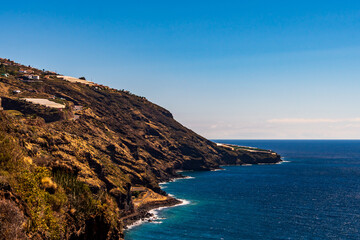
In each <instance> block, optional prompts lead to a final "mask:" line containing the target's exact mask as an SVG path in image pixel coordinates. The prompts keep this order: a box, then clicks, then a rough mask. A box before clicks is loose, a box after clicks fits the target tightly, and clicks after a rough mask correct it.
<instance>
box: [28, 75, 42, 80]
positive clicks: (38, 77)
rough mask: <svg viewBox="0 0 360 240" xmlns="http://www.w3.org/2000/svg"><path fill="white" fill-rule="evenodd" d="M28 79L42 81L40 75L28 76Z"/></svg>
mask: <svg viewBox="0 0 360 240" xmlns="http://www.w3.org/2000/svg"><path fill="white" fill-rule="evenodd" d="M26 77H27V78H28V79H32V80H40V76H38V75H27V76H26Z"/></svg>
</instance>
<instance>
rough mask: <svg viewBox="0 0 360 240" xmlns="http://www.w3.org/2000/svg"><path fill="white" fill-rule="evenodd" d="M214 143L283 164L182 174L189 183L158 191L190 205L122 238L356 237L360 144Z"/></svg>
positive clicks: (358, 234) (359, 211) (165, 212)
mask: <svg viewBox="0 0 360 240" xmlns="http://www.w3.org/2000/svg"><path fill="white" fill-rule="evenodd" d="M216 142H224V143H232V144H238V145H242V146H254V147H259V148H265V149H271V150H274V151H276V152H278V153H279V154H281V155H282V157H284V158H285V160H286V161H289V162H285V163H283V164H277V165H254V166H227V167H225V170H224V171H213V172H186V173H185V175H187V176H191V177H194V178H193V179H183V180H178V181H175V182H171V183H167V184H165V185H163V186H164V188H165V189H164V190H166V191H167V192H168V193H171V194H173V195H175V196H176V197H177V198H180V199H187V200H189V201H190V204H188V205H184V206H178V207H173V208H167V209H163V210H160V211H159V212H158V215H159V217H160V218H164V219H160V220H158V224H155V223H145V224H142V225H140V226H137V227H134V228H133V229H131V230H129V231H127V232H126V238H125V239H126V240H140V239H141V240H145V239H167V240H172V239H173V240H175V239H176V240H178V239H192V240H193V239H224V240H230V239H360V232H359V231H360V141H353V140H328V141H326V140H217V141H216ZM159 222H162V223H160V224H159Z"/></svg>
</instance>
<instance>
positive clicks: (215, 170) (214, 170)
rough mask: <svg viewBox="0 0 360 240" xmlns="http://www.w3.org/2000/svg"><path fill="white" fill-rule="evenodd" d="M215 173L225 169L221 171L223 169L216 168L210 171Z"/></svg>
mask: <svg viewBox="0 0 360 240" xmlns="http://www.w3.org/2000/svg"><path fill="white" fill-rule="evenodd" d="M217 171H225V169H223V168H217V169H213V170H211V172H217Z"/></svg>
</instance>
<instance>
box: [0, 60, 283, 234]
mask: <svg viewBox="0 0 360 240" xmlns="http://www.w3.org/2000/svg"><path fill="white" fill-rule="evenodd" d="M0 62H1V64H0V74H3V75H2V76H1V77H0V93H1V95H0V97H2V99H3V101H2V107H3V108H4V110H3V111H0V123H1V128H0V138H1V139H0V140H1V141H0V142H1V146H0V148H1V152H0V153H1V155H0V160H1V166H0V167H1V168H0V200H1V202H0V204H3V205H4V206H5V205H6V206H10V207H8V208H10V209H13V211H14V212H15V213H16V216H18V220H16V221H18V222H22V223H23V226H24V227H23V228H19V229H18V232H19V233H18V234H19V235H18V236H21V237H18V238H24V239H26V238H32V239H118V238H120V237H122V236H123V235H122V229H123V226H124V219H127V217H128V216H135V217H136V215H137V213H138V212H141V211H140V209H144V208H149V205H151V199H150V200H149V199H147V200H146V204H143V205H144V206H137V205H134V202H136V201H137V200H139V199H141V198H148V196H152V197H153V203H154V204H155V205H157V204H161V201H163V203H164V204H170V203H175V202H176V200H173V199H172V198H170V197H167V196H166V193H165V192H163V191H162V190H161V189H160V187H159V185H158V183H159V182H161V181H167V180H170V179H171V178H174V177H181V175H179V174H178V173H177V170H211V169H216V168H219V166H220V165H226V164H244V163H246V164H249V163H251V164H257V163H276V162H279V161H280V156H279V155H277V154H276V153H273V152H267V151H263V152H256V151H248V150H247V149H231V148H228V147H225V146H218V145H216V144H215V143H213V142H211V141H209V140H206V139H205V138H203V137H201V136H199V135H197V134H196V133H194V132H193V131H191V130H190V129H187V128H186V127H184V126H182V125H181V124H180V123H178V122H177V121H176V120H175V119H174V118H173V116H172V114H171V113H170V112H169V111H167V110H166V109H164V108H162V107H160V106H158V105H156V104H154V103H151V102H149V101H148V100H146V99H145V98H144V97H139V96H136V95H133V94H131V93H129V92H127V91H119V90H116V89H112V88H109V87H106V86H102V85H97V84H93V83H91V84H86V83H85V84H84V82H76V81H72V82H69V81H66V80H63V79H61V78H59V77H58V76H56V74H55V73H49V72H44V71H41V70H38V69H35V68H31V67H25V66H23V65H20V64H17V63H14V62H12V61H9V60H7V59H0ZM24 71H25V72H26V71H27V72H31V73H32V74H33V75H36V76H39V79H37V80H36V81H30V80H29V79H28V78H29V77H28V76H27V75H26V74H25V73H23V72H24ZM24 98H27V99H28V98H36V99H48V100H50V101H53V102H56V103H59V104H62V105H63V106H64V108H61V109H59V108H58V109H57V108H51V107H48V106H44V105H41V104H40V105H39V104H34V103H31V102H29V101H26V100H24ZM15 153H16V154H15ZM25 186H26V187H25ZM136 187H138V188H139V187H140V188H141V189H142V190H143V192H140V193H139V191H135V190H134V189H136ZM35 193H36V194H35ZM149 193H151V194H150V195H149ZM159 199H161V200H159ZM142 201H143V200H141V201H138V202H142ZM159 201H160V203H159ZM4 214H5V215H6V214H10V213H4ZM4 214H3V215H4ZM5 215H4V216H5ZM4 219H5V220H4ZM0 221H3V222H4V223H5V222H6V224H10V225H11V224H12V223H11V221H10V222H9V221H8V219H7V218H6V217H5V218H3V219H2V220H1V219H0ZM8 222H9V223H8ZM10 225H9V226H10ZM3 226H5V224H3ZM5 230H6V228H5ZM5 230H2V229H0V232H4V231H5ZM1 234H2V233H1ZM4 234H6V231H5V233H4ZM14 239H15V238H14Z"/></svg>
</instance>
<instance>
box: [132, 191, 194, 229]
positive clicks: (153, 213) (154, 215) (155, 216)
mask: <svg viewBox="0 0 360 240" xmlns="http://www.w3.org/2000/svg"><path fill="white" fill-rule="evenodd" d="M169 195H171V194H169ZM171 196H172V197H173V196H174V195H171ZM178 200H179V201H180V203H178V204H176V205H173V206H167V207H158V208H155V209H152V210H150V211H149V213H150V217H147V218H143V219H140V220H137V221H136V222H134V223H133V224H131V225H129V226H127V227H126V229H127V230H130V229H132V228H134V227H136V226H140V225H141V224H143V223H154V224H161V223H163V222H162V221H159V220H164V219H166V218H163V217H159V212H160V211H161V210H163V209H165V208H173V207H178V206H184V205H189V204H190V203H191V202H190V201H189V200H186V199H178Z"/></svg>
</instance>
